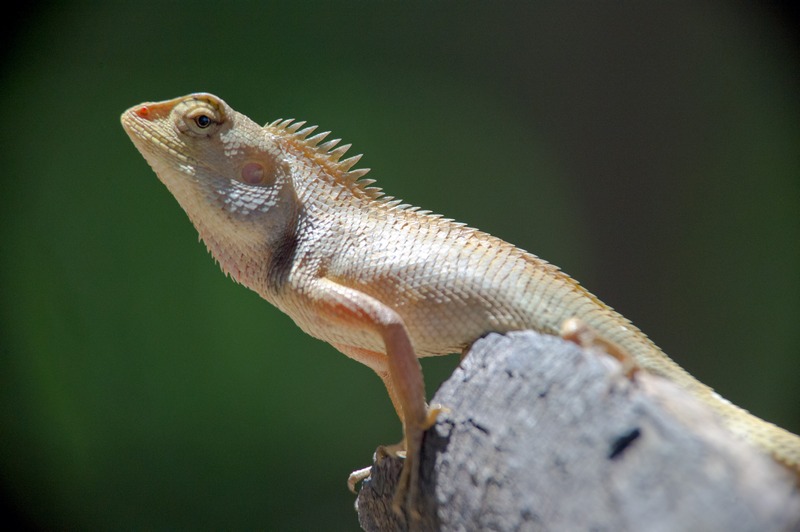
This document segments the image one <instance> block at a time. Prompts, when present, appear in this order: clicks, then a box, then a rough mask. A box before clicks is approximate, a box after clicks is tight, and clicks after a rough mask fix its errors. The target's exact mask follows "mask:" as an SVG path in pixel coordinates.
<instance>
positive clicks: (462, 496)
mask: <svg viewBox="0 0 800 532" xmlns="http://www.w3.org/2000/svg"><path fill="white" fill-rule="evenodd" d="M433 402H438V403H441V404H443V405H444V406H446V407H447V408H449V409H450V410H449V412H447V413H444V414H442V415H440V417H439V420H438V422H437V423H436V425H435V426H434V427H433V428H431V430H429V431H428V432H427V434H426V439H425V443H424V446H423V456H422V463H421V483H422V485H421V488H420V489H421V494H422V495H421V496H422V500H421V501H419V508H420V510H421V511H422V519H421V520H420V521H418V522H416V523H415V524H414V526H412V527H411V528H412V529H419V530H487V529H488V530H615V531H624V530H637V531H638V530H728V531H736V530H742V531H750V530H798V529H800V493H798V488H797V483H796V482H797V479H796V477H795V476H794V475H792V474H790V473H789V472H788V471H787V470H785V469H784V468H783V467H781V466H779V465H777V464H776V463H775V462H773V461H772V460H771V459H769V458H768V457H766V456H764V455H762V454H761V453H760V451H758V450H756V449H754V448H752V447H750V446H749V445H748V444H746V443H744V442H741V441H739V440H737V439H736V438H735V437H734V436H732V435H731V434H730V432H728V431H727V430H726V429H725V428H723V427H722V426H721V425H720V424H719V423H718V421H717V419H716V418H715V417H714V415H713V414H712V413H711V412H710V411H709V410H708V408H707V407H706V406H705V405H703V404H702V403H700V402H698V401H697V400H696V399H694V398H692V397H690V396H688V395H687V394H686V393H685V392H683V391H681V390H679V389H677V388H676V387H674V386H672V385H671V384H670V383H668V382H666V381H663V380H662V379H659V378H657V377H653V376H651V375H648V374H644V373H642V372H639V373H637V374H636V375H635V377H634V378H633V380H630V379H628V378H626V377H625V376H624V375H623V374H622V371H621V369H620V366H619V364H618V363H617V362H616V361H614V360H612V359H611V358H610V357H608V356H606V355H603V354H600V353H597V352H591V351H590V352H587V351H583V350H581V349H580V348H579V347H577V346H575V345H574V344H571V343H569V342H565V341H563V340H561V339H559V338H555V337H550V336H542V335H539V334H536V333H533V332H522V333H510V334H508V335H505V336H501V335H496V334H493V335H490V336H488V337H487V338H484V339H482V340H481V341H479V342H477V343H476V344H475V346H474V347H473V349H472V350H471V352H470V354H469V355H468V356H467V357H466V358H465V359H464V361H463V363H462V364H461V366H460V367H459V368H458V369H457V370H456V371H455V373H454V374H453V376H452V377H451V378H450V379H449V380H448V381H447V382H446V383H444V384H443V385H442V387H441V389H440V390H439V391H438V392H437V394H436V396H435V397H434V399H433ZM401 464H402V463H401V461H400V460H398V459H393V458H383V459H380V460H378V463H376V464H375V465H374V466H373V473H372V476H371V478H370V479H368V480H366V481H365V482H364V483H363V486H362V489H361V492H360V493H359V495H358V511H359V520H360V523H361V526H362V527H363V528H364V529H365V530H402V529H406V528H408V527H407V525H406V521H405V519H404V518H401V517H398V516H396V515H394V514H393V513H392V511H391V497H392V495H393V493H394V486H395V482H396V481H397V478H398V476H399V471H400V467H401Z"/></svg>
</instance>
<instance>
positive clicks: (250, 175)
mask: <svg viewBox="0 0 800 532" xmlns="http://www.w3.org/2000/svg"><path fill="white" fill-rule="evenodd" d="M240 175H241V177H242V181H243V182H244V183H247V184H248V185H263V184H264V181H265V180H266V178H267V172H266V170H265V169H264V165H263V164H261V163H258V162H249V163H247V164H245V165H244V166H242V169H241V171H240Z"/></svg>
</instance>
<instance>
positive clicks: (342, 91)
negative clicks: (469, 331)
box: [0, 0, 800, 530]
mask: <svg viewBox="0 0 800 532" xmlns="http://www.w3.org/2000/svg"><path fill="white" fill-rule="evenodd" d="M758 5H759V4H756V3H741V2H721V1H701V2H696V1H689V0H685V1H678V2H672V3H670V4H669V6H666V5H662V3H656V2H645V3H640V2H621V3H620V2H613V3H612V2H599V3H593V2H577V3H575V2H567V3H564V2H557V1H553V2H536V3H533V2H531V3H499V4H494V3H489V2H436V3H422V2H410V3H399V2H397V3H395V2H381V3H373V2H354V3H348V4H346V5H338V4H335V3H327V2H298V3H295V2H284V3H269V2H252V3H244V2H230V3H228V4H227V5H225V4H223V3H221V2H191V3H189V2H187V3H179V2H163V3H162V2H159V3H158V4H154V5H146V4H140V5H117V6H114V5H113V3H109V4H106V3H87V2H81V3H70V2H62V3H57V4H54V5H50V6H49V7H29V8H27V11H25V12H23V13H20V14H17V15H16V16H15V17H13V18H11V19H7V20H6V23H5V26H6V27H7V31H6V32H5V33H4V37H3V39H4V41H3V44H4V46H3V51H2V55H1V56H0V57H2V65H1V66H2V70H1V71H0V91H1V92H0V94H2V103H3V113H4V116H3V120H2V127H0V146H2V150H1V151H0V157H1V159H0V172H1V175H0V217H1V218H0V219H1V220H2V224H1V225H0V238H1V239H2V240H0V242H1V244H0V245H2V254H1V255H0V301H2V306H0V431H2V432H1V433H0V478H1V479H2V484H0V487H1V488H2V490H3V494H2V496H3V499H4V500H5V504H6V505H7V507H8V509H10V510H11V511H14V512H16V515H17V518H18V519H20V520H22V523H21V525H20V526H23V525H27V526H28V527H31V528H43V527H46V528H61V529H83V530H87V529H116V528H124V529H210V528H225V529H241V528H274V529H281V530H291V529H298V530H299V529H312V528H324V529H330V530H354V529H356V528H357V524H356V517H355V513H354V511H353V508H352V504H353V496H352V495H351V494H350V493H349V492H348V491H347V490H346V488H345V479H346V478H347V474H348V473H349V472H350V471H351V470H352V469H356V468H359V467H362V466H364V465H367V464H368V463H369V462H370V460H371V453H372V451H373V449H374V448H375V446H377V445H378V444H381V443H392V442H394V441H397V440H398V439H399V438H400V424H399V421H398V420H397V419H396V417H395V414H394V412H393V410H392V407H391V404H390V402H389V400H388V397H387V396H386V394H385V391H384V390H383V388H382V385H381V383H380V381H379V379H377V378H376V377H375V376H374V375H372V374H371V372H370V371H369V370H368V369H366V368H365V367H361V366H360V365H358V364H357V363H355V362H353V361H351V360H349V359H347V358H346V357H344V356H343V355H340V354H338V353H337V352H335V351H334V350H333V349H332V348H330V347H329V346H327V345H325V344H322V343H320V342H318V341H315V340H313V339H311V338H309V337H307V336H305V335H304V334H303V333H302V332H301V331H300V330H299V329H297V328H296V327H295V326H294V325H293V324H292V323H291V321H290V320H289V319H288V318H286V317H285V316H283V315H281V314H280V313H279V312H278V311H277V310H275V309H274V308H271V307H270V306H269V305H268V304H267V303H265V302H263V301H261V300H260V299H259V298H258V297H257V296H256V295H255V294H253V293H251V292H249V291H247V290H246V289H244V288H242V287H240V286H237V285H235V284H234V283H232V282H231V281H230V280H229V279H226V278H225V276H224V275H222V274H221V273H220V272H219V269H218V267H217V266H216V265H215V264H214V262H213V261H212V260H211V258H210V257H209V256H208V255H207V253H206V251H205V249H204V246H203V245H202V244H199V243H198V242H197V237H196V232H195V230H194V229H193V228H192V226H191V224H190V223H189V221H188V219H187V218H186V216H185V214H184V213H183V212H182V211H181V210H180V208H179V207H178V205H177V204H176V202H175V201H174V200H173V198H172V197H171V196H170V194H169V193H168V192H167V191H166V189H165V188H164V187H163V185H161V184H160V183H159V181H158V180H157V179H156V177H155V175H154V174H153V173H152V172H151V171H150V169H149V168H148V167H147V165H146V164H145V162H144V160H143V159H142V158H141V156H140V155H139V154H138V153H137V152H136V150H135V149H134V147H133V146H132V145H131V143H130V141H129V140H128V138H127V137H126V135H125V134H124V132H123V131H122V129H121V127H120V125H119V121H118V117H119V114H120V113H121V112H122V111H123V110H124V109H126V108H127V107H130V106H132V105H134V104H137V103H140V102H142V101H146V100H161V99H166V98H172V97H176V96H180V95H183V94H185V93H189V92H193V91H210V92H214V93H216V94H218V95H219V96H221V97H223V98H224V99H225V100H227V101H228V103H230V104H231V105H232V106H233V107H234V108H235V109H237V110H239V111H241V112H243V113H245V114H247V115H249V116H250V117H252V118H253V119H255V120H256V121H258V122H261V123H263V122H266V121H268V120H269V121H271V120H273V119H275V118H279V117H283V118H287V117H293V118H297V119H305V120H309V121H310V122H311V123H318V124H319V125H320V126H321V127H322V128H323V129H332V130H333V131H334V133H335V136H337V137H342V138H344V139H345V140H346V141H347V142H352V143H353V144H354V149H353V153H359V152H363V153H365V157H364V159H363V162H362V165H363V166H368V167H372V168H373V171H372V173H371V174H370V177H373V178H376V179H378V184H379V185H381V186H383V187H384V189H385V190H386V191H387V193H389V194H391V195H394V196H397V197H401V198H403V199H404V200H406V201H408V202H410V203H414V204H419V205H422V206H423V207H425V208H428V209H432V210H434V211H437V212H442V213H444V214H446V215H447V216H449V217H453V218H456V219H458V220H460V221H465V222H467V223H469V224H470V225H473V226H476V227H479V228H481V229H483V230H486V231H488V232H490V233H493V234H495V235H497V236H500V237H502V238H504V239H506V240H509V241H511V242H514V243H515V244H517V245H519V246H521V247H523V248H525V249H528V250H530V251H532V252H534V253H536V254H538V255H540V256H542V257H544V258H546V259H548V260H550V261H552V262H554V263H556V264H558V265H560V266H561V267H562V268H563V269H564V270H566V271H567V272H569V273H570V274H572V275H573V276H575V277H576V278H578V279H580V280H581V281H582V282H583V284H585V285H586V286H587V287H588V288H589V289H590V290H592V291H593V292H595V293H596V294H597V295H599V296H600V297H601V298H602V299H603V300H604V301H606V302H607V303H609V304H611V305H613V306H614V307H615V308H617V309H618V310H620V311H621V312H622V313H623V314H625V315H626V316H627V317H629V318H630V319H632V320H633V321H634V322H635V323H636V324H637V325H639V327H640V328H642V329H643V330H644V331H646V332H647V333H648V334H650V336H651V337H652V338H653V339H654V340H655V341H656V343H658V344H659V345H660V346H661V347H663V348H664V350H665V351H666V352H667V353H669V354H670V355H672V356H673V357H674V358H675V359H676V360H677V361H678V362H679V363H680V364H682V365H683V366H684V367H686V368H687V369H688V370H689V371H690V372H692V373H694V374H695V375H696V376H698V377H699V378H700V379H701V380H703V381H704V382H706V383H707V384H709V385H712V386H713V387H714V388H716V389H717V390H718V391H719V392H720V393H721V394H723V395H724V396H726V397H728V398H729V399H731V400H733V401H734V402H736V403H738V404H740V405H741V406H744V407H746V408H748V409H750V410H751V411H753V412H754V413H756V414H758V415H760V416H763V417H765V418H767V419H769V420H772V421H774V422H776V423H778V424H781V425H783V426H786V427H787V428H789V429H791V430H793V431H795V432H797V431H800V386H798V381H799V380H800V379H799V377H800V326H799V325H798V321H799V320H800V274H799V272H800V246H798V242H800V177H799V176H800V150H798V147H799V146H800V144H799V143H798V141H800V120H799V119H800V106H799V105H798V104H799V102H798V94H799V92H798V88H799V87H798V85H799V84H798V80H799V79H800V77H799V76H798V61H797V46H796V42H793V41H791V40H790V37H789V36H790V34H791V32H792V31H796V28H795V19H792V18H790V17H789V16H788V14H787V13H785V12H784V13H782V12H780V11H779V10H778V9H776V8H774V7H773V8H770V9H764V8H762V7H757V6H758ZM455 364H456V359H455V358H454V357H443V358H440V359H438V360H428V361H425V363H424V365H425V368H426V375H427V379H428V385H429V388H430V392H431V393H432V392H433V391H434V390H435V388H436V386H437V385H438V383H439V382H441V380H442V379H443V378H445V376H446V375H447V372H448V371H450V370H451V369H452V367H453V366H454V365H455Z"/></svg>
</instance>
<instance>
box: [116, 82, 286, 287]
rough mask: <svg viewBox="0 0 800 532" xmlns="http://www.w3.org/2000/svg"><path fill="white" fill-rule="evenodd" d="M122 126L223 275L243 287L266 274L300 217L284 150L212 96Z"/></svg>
mask: <svg viewBox="0 0 800 532" xmlns="http://www.w3.org/2000/svg"><path fill="white" fill-rule="evenodd" d="M121 121H122V126H123V128H124V129H125V131H126V132H127V134H128V136H130V138H131V140H132V141H133V143H134V145H135V146H136V148H137V149H138V150H139V152H141V154H142V155H143V156H144V158H145V159H146V160H147V162H148V163H149V165H150V166H151V167H152V168H153V170H154V171H155V173H156V174H157V175H158V177H159V179H160V180H161V181H162V182H163V183H164V184H165V185H166V186H167V188H168V189H169V190H170V192H172V194H173V195H174V196H175V198H176V199H177V200H178V203H180V205H181V207H183V209H184V210H185V211H186V213H187V214H188V215H189V218H190V219H191V220H192V222H193V223H194V225H195V227H196V228H197V230H198V231H199V233H200V236H201V238H202V239H203V240H204V241H205V242H206V244H207V245H208V248H209V250H210V251H211V253H212V254H213V255H214V257H215V258H216V259H217V260H218V261H219V262H220V265H221V266H222V268H223V269H224V270H225V271H226V272H228V273H230V274H231V276H232V277H234V279H236V280H240V281H242V282H246V280H247V277H249V276H251V275H249V274H258V272H256V271H254V270H255V269H257V268H258V266H257V264H260V263H264V262H266V261H265V259H267V258H269V256H270V255H269V250H270V249H272V248H274V245H275V242H276V241H277V240H279V239H280V238H283V237H284V236H285V233H286V230H287V227H288V226H289V225H291V223H292V220H293V217H294V214H295V205H296V197H295V194H294V190H293V187H292V180H291V172H290V168H289V165H288V164H287V162H286V158H285V155H284V154H283V152H282V149H281V146H280V144H279V143H276V142H275V141H274V139H273V138H272V136H271V135H270V134H269V132H268V131H266V130H265V129H264V128H261V127H260V126H258V125H257V124H256V123H255V122H253V121H252V120H250V119H249V118H247V117H246V116H244V115H243V114H241V113H238V112H236V111H234V110H233V109H231V107H230V106H228V105H227V104H226V103H225V102H224V101H222V100H221V99H220V98H217V97H216V96H213V95H211V94H207V93H197V94H191V95H188V96H184V97H181V98H176V99H173V100H167V101H163V102H153V103H143V104H140V105H137V106H135V107H132V108H130V109H128V110H127V111H125V112H124V113H123V114H122V117H121Z"/></svg>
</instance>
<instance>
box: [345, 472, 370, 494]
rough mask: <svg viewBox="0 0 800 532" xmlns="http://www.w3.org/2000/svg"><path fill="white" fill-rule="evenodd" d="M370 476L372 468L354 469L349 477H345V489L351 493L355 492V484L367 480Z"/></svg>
mask: <svg viewBox="0 0 800 532" xmlns="http://www.w3.org/2000/svg"><path fill="white" fill-rule="evenodd" d="M370 474H372V466H367V467H364V468H362V469H356V470H355V471H353V472H352V473H350V476H348V477H347V489H349V490H350V492H351V493H355V492H356V484H358V483H359V482H361V481H362V480H364V479H365V478H368V477H369V476H370Z"/></svg>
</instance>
